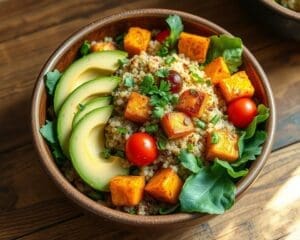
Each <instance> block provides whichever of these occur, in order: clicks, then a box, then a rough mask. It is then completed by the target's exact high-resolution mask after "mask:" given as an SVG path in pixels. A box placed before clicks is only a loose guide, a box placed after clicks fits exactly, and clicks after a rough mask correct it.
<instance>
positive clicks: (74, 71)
mask: <svg viewBox="0 0 300 240" xmlns="http://www.w3.org/2000/svg"><path fill="white" fill-rule="evenodd" d="M125 57H127V53H126V52H124V51H119V50H113V51H102V52H95V53H91V54H89V55H87V56H85V57H82V58H80V59H78V60H77V61H75V62H73V63H72V64H71V65H70V66H69V67H68V68H67V69H66V71H65V72H64V74H63V75H62V77H61V78H60V80H59V82H58V84H57V86H56V89H55V93H54V111H55V112H56V113H58V111H59V109H60V108H61V106H62V104H63V102H64V101H65V100H66V98H67V97H68V95H69V94H70V93H71V92H72V91H73V90H74V89H76V88H77V87H78V86H80V85H81V84H83V83H85V82H87V81H90V80H92V79H95V78H96V77H99V76H107V75H110V74H111V73H113V72H114V71H116V70H117V69H118V66H119V64H118V61H119V59H123V58H125Z"/></svg>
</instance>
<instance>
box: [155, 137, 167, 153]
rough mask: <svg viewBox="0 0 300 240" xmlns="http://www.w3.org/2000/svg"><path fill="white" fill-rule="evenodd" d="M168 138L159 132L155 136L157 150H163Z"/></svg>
mask: <svg viewBox="0 0 300 240" xmlns="http://www.w3.org/2000/svg"><path fill="white" fill-rule="evenodd" d="M167 141H168V139H167V138H166V137H165V136H164V135H163V134H162V133H161V134H159V136H158V138H157V142H156V144H157V148H158V150H165V149H166V145H167Z"/></svg>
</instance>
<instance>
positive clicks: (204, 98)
mask: <svg viewBox="0 0 300 240" xmlns="http://www.w3.org/2000/svg"><path fill="white" fill-rule="evenodd" d="M207 103H208V95H207V93H204V92H200V91H198V90H195V89H188V90H185V91H184V92H183V93H182V94H181V95H180V97H179V100H178V104H177V105H176V109H177V110H178V111H181V112H184V113H186V114H187V115H189V116H192V117H201V116H202V114H203V112H204V110H205V108H206V106H207Z"/></svg>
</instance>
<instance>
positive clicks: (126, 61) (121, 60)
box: [118, 58, 129, 68]
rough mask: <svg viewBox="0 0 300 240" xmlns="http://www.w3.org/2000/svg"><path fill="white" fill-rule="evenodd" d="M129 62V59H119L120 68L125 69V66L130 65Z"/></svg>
mask: <svg viewBox="0 0 300 240" xmlns="http://www.w3.org/2000/svg"><path fill="white" fill-rule="evenodd" d="M128 62H129V59H128V58H120V59H118V64H119V67H121V68H122V67H123V66H124V65H126V64H128Z"/></svg>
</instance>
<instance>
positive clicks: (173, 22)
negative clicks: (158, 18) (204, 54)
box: [157, 15, 183, 57]
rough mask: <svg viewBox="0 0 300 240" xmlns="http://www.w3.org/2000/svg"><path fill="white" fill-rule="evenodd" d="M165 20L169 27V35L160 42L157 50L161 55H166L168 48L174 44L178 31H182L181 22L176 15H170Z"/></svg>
mask: <svg viewBox="0 0 300 240" xmlns="http://www.w3.org/2000/svg"><path fill="white" fill-rule="evenodd" d="M166 22H167V24H168V26H169V28H170V35H169V36H168V37H167V38H166V40H165V41H164V42H163V43H162V46H161V48H160V49H159V50H158V52H157V54H158V55H159V56H161V57H163V56H167V55H168V53H169V50H170V49H171V48H173V47H174V46H175V44H176V42H177V40H178V38H179V35H180V33H181V32H182V31H183V24H182V21H181V18H180V17H179V16H178V15H170V16H169V17H168V18H167V19H166Z"/></svg>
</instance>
